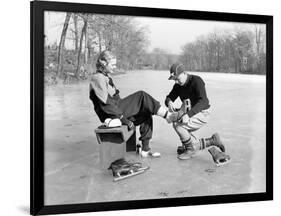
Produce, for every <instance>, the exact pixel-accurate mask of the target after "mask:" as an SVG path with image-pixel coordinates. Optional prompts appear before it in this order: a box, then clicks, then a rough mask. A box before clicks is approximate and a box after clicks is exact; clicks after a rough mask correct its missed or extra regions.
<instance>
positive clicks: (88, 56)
mask: <svg viewBox="0 0 281 216" xmlns="http://www.w3.org/2000/svg"><path fill="white" fill-rule="evenodd" d="M60 25H63V28H62V31H61V36H60V40H59V44H58V45H57V44H56V43H55V44H54V45H53V46H51V47H50V46H48V47H47V49H46V50H45V57H46V59H45V63H46V68H48V69H51V70H52V72H53V73H52V74H54V76H55V78H52V79H56V77H60V78H64V79H65V78H67V77H68V75H71V76H72V77H75V78H77V79H80V78H81V69H83V70H82V71H88V72H90V73H91V72H92V71H93V70H95V68H93V66H94V65H95V64H94V63H95V61H96V58H97V56H98V54H99V53H100V52H101V51H102V50H105V49H107V50H112V51H113V52H114V53H115V54H116V56H117V58H118V62H117V64H118V65H117V66H118V68H121V69H123V70H131V69H145V68H147V69H156V70H167V69H168V68H169V67H170V65H171V64H172V63H173V62H175V61H181V62H182V63H184V64H185V65H186V67H187V69H188V70H190V71H206V72H208V71H218V72H231V73H255V74H264V73H265V67H266V53H265V50H266V49H265V27H264V26H262V25H250V27H248V28H244V29H242V28H234V29H232V30H225V31H222V30H221V31H218V30H216V31H213V32H211V33H209V34H208V35H204V36H200V37H198V38H197V39H196V40H195V41H193V42H190V43H187V44H185V45H184V46H183V47H182V52H181V54H180V55H173V54H170V53H169V52H168V51H166V50H164V49H161V48H155V49H154V50H152V52H149V53H148V52H147V51H146V50H147V47H148V45H149V41H148V37H147V33H148V29H147V28H146V27H143V26H140V25H139V24H138V23H137V22H136V21H135V19H134V18H133V17H128V16H115V15H99V14H80V13H66V15H65V18H64V22H63V23H60ZM69 42H71V43H70V44H71V48H69V47H68V49H66V44H67V43H68V44H69ZM49 66H50V67H49Z"/></svg>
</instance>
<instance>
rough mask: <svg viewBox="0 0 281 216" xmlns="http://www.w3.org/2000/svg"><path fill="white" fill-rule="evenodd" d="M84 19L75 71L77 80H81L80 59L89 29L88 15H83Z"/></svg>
mask: <svg viewBox="0 0 281 216" xmlns="http://www.w3.org/2000/svg"><path fill="white" fill-rule="evenodd" d="M82 18H83V21H84V25H83V28H82V32H81V36H80V43H79V49H78V53H77V67H76V71H75V77H76V78H77V79H79V69H80V63H81V62H80V57H81V51H82V45H83V37H84V36H85V35H86V29H87V25H88V15H83V16H82Z"/></svg>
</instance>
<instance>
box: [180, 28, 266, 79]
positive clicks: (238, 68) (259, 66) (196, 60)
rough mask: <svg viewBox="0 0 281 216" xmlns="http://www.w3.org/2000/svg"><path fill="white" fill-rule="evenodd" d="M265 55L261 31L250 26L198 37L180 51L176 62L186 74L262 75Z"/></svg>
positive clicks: (262, 30) (262, 31)
mask: <svg viewBox="0 0 281 216" xmlns="http://www.w3.org/2000/svg"><path fill="white" fill-rule="evenodd" d="M251 28H252V29H251ZM265 51H266V49H265V27H264V26H262V25H254V26H251V27H250V28H244V29H241V28H236V29H235V28H234V29H233V30H228V31H213V32H212V33H210V34H208V35H206V36H201V37H198V38H197V39H196V40H195V41H194V42H192V43H187V44H185V45H184V46H183V47H182V53H181V55H180V61H182V62H183V63H184V64H185V65H186V66H187V69H188V70H190V71H218V72H231V73H255V74H265V71H266V70H265V67H266V52H265Z"/></svg>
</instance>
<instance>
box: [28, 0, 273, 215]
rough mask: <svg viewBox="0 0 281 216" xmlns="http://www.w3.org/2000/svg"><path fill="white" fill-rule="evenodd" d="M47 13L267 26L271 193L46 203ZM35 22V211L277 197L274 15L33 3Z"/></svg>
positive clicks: (32, 190) (32, 147)
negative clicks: (45, 53) (274, 119)
mask: <svg viewBox="0 0 281 216" xmlns="http://www.w3.org/2000/svg"><path fill="white" fill-rule="evenodd" d="M44 11H63V12H81V13H93V12H95V13H101V14H114V15H132V16H135V15H137V16H149V17H165V18H181V19H197V20H213V21H231V22H243V23H245V22H248V23H261V24H265V25H266V192H265V193H252V194H233V195H218V196H204V197H185V198H167V199H161V200H160V199H155V200H141V201H126V202H124V201H120V202H106V203H83V204H82V203H81V204H70V205H51V206H46V205H44V116H43V113H44V73H42V71H44ZM30 21H31V22H30V26H31V28H30V29H31V32H30V36H31V47H30V49H31V56H30V59H31V62H30V68H31V75H30V83H31V95H30V97H31V100H30V101H31V104H30V107H31V110H30V116H31V120H30V123H31V130H30V138H31V143H30V156H31V157H30V170H31V172H30V180H31V181H30V214H32V215H37V214H40V215H44V214H62V213H78V212H94V211H112V210H123V209H141V208H156V207H174V206H186V205H202V204H204V205H205V204H215V203H235V202H250V201H264V200H273V16H266V15H250V14H236V13H218V12H203V11H187V10H174V9H156V8H141V7H125V6H109V5H95V4H78V3H62V2H47V1H33V2H31V3H30Z"/></svg>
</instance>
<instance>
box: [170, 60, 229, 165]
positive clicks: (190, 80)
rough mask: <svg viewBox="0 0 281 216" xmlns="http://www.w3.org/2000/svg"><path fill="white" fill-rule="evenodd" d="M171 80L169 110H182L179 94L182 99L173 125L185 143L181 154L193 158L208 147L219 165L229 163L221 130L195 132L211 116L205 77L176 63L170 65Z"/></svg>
mask: <svg viewBox="0 0 281 216" xmlns="http://www.w3.org/2000/svg"><path fill="white" fill-rule="evenodd" d="M169 80H174V81H175V84H174V86H173V89H172V90H171V92H170V93H169V94H168V95H167V97H166V99H165V104H166V106H167V107H168V108H169V111H170V112H176V111H178V110H177V109H176V107H175V104H174V101H175V100H176V99H177V98H178V97H179V98H180V99H181V101H182V106H181V109H180V111H179V112H177V113H178V114H179V115H178V117H177V121H176V122H173V128H174V129H175V131H176V133H177V134H178V136H179V138H180V140H181V143H182V145H181V146H178V149H177V154H178V158H179V159H182V160H185V159H189V158H191V157H192V156H193V155H194V153H195V152H196V151H198V150H203V149H206V148H208V150H209V152H210V154H211V155H212V157H213V160H214V162H215V163H216V165H218V166H219V165H223V164H225V163H228V162H229V161H230V157H229V156H228V155H226V154H225V153H224V152H225V147H224V145H223V143H222V142H221V140H220V137H219V134H218V133H215V134H213V135H212V137H210V138H201V139H198V138H197V137H195V136H194V134H193V132H194V131H196V130H198V129H200V128H201V127H202V126H203V125H205V124H206V123H207V122H208V120H209V116H210V104H209V100H208V98H207V94H206V89H205V83H204V81H203V80H202V78H201V77H199V76H196V75H191V74H189V73H188V72H187V71H185V69H184V65H183V64H181V63H175V64H173V65H172V66H171V68H170V77H169Z"/></svg>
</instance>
